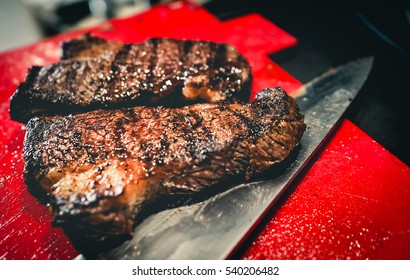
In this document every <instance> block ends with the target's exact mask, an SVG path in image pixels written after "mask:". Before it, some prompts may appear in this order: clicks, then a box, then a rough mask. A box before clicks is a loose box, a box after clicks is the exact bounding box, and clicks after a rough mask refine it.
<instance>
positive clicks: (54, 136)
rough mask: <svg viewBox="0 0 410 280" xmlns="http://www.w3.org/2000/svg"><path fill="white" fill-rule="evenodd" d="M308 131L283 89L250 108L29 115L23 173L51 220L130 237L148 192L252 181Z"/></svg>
mask: <svg viewBox="0 0 410 280" xmlns="http://www.w3.org/2000/svg"><path fill="white" fill-rule="evenodd" d="M304 129H305V124H304V123H303V115H301V114H299V112H298V108H297V106H296V104H295V102H294V100H293V99H292V98H291V97H288V95H287V94H286V93H285V92H283V91H282V90H281V89H280V88H275V89H266V90H264V91H262V92H260V93H258V95H257V98H256V99H255V100H254V101H253V102H252V103H251V104H225V105H221V104H195V105H191V106H186V107H182V108H164V107H157V108H151V107H143V106H140V107H134V108H128V109H121V110H97V111H92V112H88V113H83V114H77V115H69V116H54V117H35V118H33V119H31V120H30V121H29V122H28V124H27V134H26V139H25V142H24V159H25V178H26V182H27V184H28V185H29V186H30V187H31V188H37V187H41V189H42V190H44V191H45V192H46V193H47V194H48V195H49V197H50V205H51V208H52V212H53V214H54V219H55V223H56V224H58V225H61V226H67V227H71V230H73V228H74V229H75V230H77V231H78V232H81V234H82V235H83V236H87V237H92V238H96V239H102V238H103V237H106V236H114V235H117V234H124V233H126V234H129V233H131V232H132V231H133V227H134V222H135V221H134V220H135V216H136V214H137V213H138V212H139V211H140V210H141V208H142V207H143V206H144V204H146V203H147V202H149V201H152V200H153V199H154V198H156V197H158V196H163V195H170V194H172V193H176V192H181V193H197V192H199V191H201V190H204V189H207V188H216V187H218V186H220V185H222V184H223V185H227V184H230V183H232V182H238V181H239V182H241V181H244V180H249V179H251V178H253V177H254V176H256V175H258V174H260V173H262V172H264V171H265V170H267V169H268V168H270V167H271V166H274V165H275V164H277V163H279V162H281V161H283V160H284V159H285V158H286V157H287V156H288V155H289V153H290V152H291V151H292V150H293V149H294V148H295V146H297V145H298V143H299V140H300V138H301V137H302V134H303V132H304Z"/></svg>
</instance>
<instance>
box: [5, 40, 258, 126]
mask: <svg viewBox="0 0 410 280" xmlns="http://www.w3.org/2000/svg"><path fill="white" fill-rule="evenodd" d="M62 48H63V55H62V58H63V59H62V60H61V61H60V62H58V63H56V64H51V65H47V66H43V67H40V66H34V67H32V68H31V69H30V70H29V73H28V75H27V77H26V79H25V81H24V82H22V83H21V84H20V86H19V87H18V89H17V90H16V92H15V93H14V95H13V97H12V99H11V103H10V116H11V118H12V119H13V120H17V121H20V122H27V121H28V120H29V119H30V118H31V117H33V116H39V115H43V114H47V115H54V114H59V115H64V114H69V113H77V112H86V111H90V110H94V109H107V108H110V109H116V108H125V107H132V106H135V105H148V106H155V105H164V106H167V107H176V106H178V107H179V106H181V104H182V105H187V104H192V103H196V102H201V101H204V102H211V103H213V102H218V101H224V100H228V101H237V100H242V101H247V100H248V98H249V93H250V85H251V80H252V74H251V69H250V66H249V64H248V62H247V61H246V59H245V58H244V57H243V56H242V55H240V54H239V53H238V52H237V51H236V49H235V48H234V47H232V46H229V45H227V44H217V43H213V42H207V41H188V40H173V39H164V38H161V39H149V40H147V41H145V42H143V43H141V44H121V43H117V42H108V41H106V40H104V39H101V38H96V37H90V36H89V35H88V36H85V37H84V38H79V39H75V40H72V41H70V42H66V43H65V44H63V46H62Z"/></svg>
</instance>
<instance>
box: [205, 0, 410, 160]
mask: <svg viewBox="0 0 410 280" xmlns="http://www.w3.org/2000/svg"><path fill="white" fill-rule="evenodd" d="M307 2H309V3H307ZM353 2H354V1H352V2H349V1H346V2H343V1H337V2H335V1H331V4H332V5H331V6H326V5H319V4H317V3H314V2H311V1H305V2H301V3H299V2H297V1H296V2H295V1H211V2H208V3H207V4H205V8H206V9H208V10H209V11H210V12H212V13H213V14H215V15H216V16H217V17H218V18H219V19H221V20H226V19H230V18H234V17H237V16H240V15H244V14H248V13H253V12H256V13H259V14H261V15H262V16H264V17H265V18H267V19H269V20H271V21H272V22H273V23H274V24H276V25H278V26H279V27H281V28H283V29H284V30H285V31H287V32H288V33H290V34H291V35H293V36H295V37H296V38H297V39H298V44H297V45H296V46H294V47H291V48H289V49H286V50H283V51H281V52H278V53H275V54H272V55H271V56H270V57H271V59H272V60H273V61H274V62H276V63H278V64H279V65H280V66H282V67H283V68H284V69H285V70H287V71H288V72H289V73H290V74H292V75H293V76H294V77H296V78H297V79H298V80H299V81H301V82H303V83H305V82H308V81H309V80H311V79H312V78H314V77H315V76H317V75H318V74H320V73H322V72H324V71H326V70H327V69H328V68H330V67H334V66H338V65H340V64H344V63H346V62H348V61H350V60H353V59H357V58H360V57H365V56H373V57H374V64H373V69H372V72H371V73H370V76H369V78H368V80H367V82H366V84H365V85H364V87H363V89H362V91H361V92H360V95H359V101H356V103H357V104H355V105H356V106H355V110H353V111H352V112H350V114H349V115H348V118H349V119H350V120H351V121H353V123H355V124H356V125H357V126H358V127H360V128H361V129H362V130H364V131H365V132H366V133H367V134H368V135H370V136H371V137H372V138H373V139H374V140H376V141H377V142H379V143H380V144H381V145H383V146H384V147H385V148H386V149H388V150H389V151H391V152H392V153H393V154H394V155H396V156H397V157H398V158H400V159H401V160H402V161H404V162H406V163H407V164H408V165H409V164H410V148H409V144H410V141H409V139H408V136H409V132H410V124H409V121H410V118H409V111H410V108H409V101H410V90H409V88H408V84H409V83H410V68H409V67H410V7H409V5H405V4H404V2H405V1H374V2H384V3H379V4H378V5H376V4H374V3H373V2H372V1H355V3H353ZM312 3H314V4H312ZM406 13H407V14H406Z"/></svg>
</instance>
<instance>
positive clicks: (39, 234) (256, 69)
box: [0, 3, 410, 259]
mask: <svg viewBox="0 0 410 280" xmlns="http://www.w3.org/2000/svg"><path fill="white" fill-rule="evenodd" d="M187 22H189V24H188V25H187V24H186V23H187ZM158 26H160V27H161V28H158ZM88 31H92V32H93V33H94V34H96V35H99V36H102V37H104V38H107V39H113V40H121V41H124V42H135V43H137V42H141V41H142V40H144V39H146V38H148V37H172V38H186V39H203V40H212V41H216V42H227V43H230V44H233V45H235V46H236V47H237V48H238V49H239V51H240V52H241V53H243V54H244V55H245V56H246V57H247V59H248V60H249V62H250V64H251V66H252V70H253V74H254V83H253V88H252V92H253V94H254V93H255V92H257V91H259V90H261V89H263V88H265V87H267V86H278V85H279V86H282V87H283V88H284V89H285V90H287V91H288V92H292V91H293V90H295V89H296V88H298V87H299V86H300V85H301V84H300V83H299V82H298V81H297V80H296V79H294V78H293V77H292V76H291V75H289V74H288V73H286V72H285V71H284V70H283V69H281V68H280V67H278V66H277V65H276V64H275V63H273V62H272V61H270V60H269V59H268V57H267V56H266V55H267V54H268V53H272V52H275V51H280V50H281V49H283V48H286V47H290V46H292V45H294V44H296V42H297V41H296V39H295V38H294V37H292V36H291V35H289V34H287V33H286V32H284V31H283V30H281V29H279V28H278V27H276V26H275V25H273V24H272V23H270V22H268V21H266V20H265V19H263V18H261V17H260V16H258V15H255V14H252V15H248V16H245V17H241V18H238V19H234V20H230V21H226V22H220V21H218V20H217V19H216V18H215V17H213V16H212V15H210V14H209V13H208V12H206V11H205V10H204V9H202V8H197V7H194V6H190V5H188V4H178V3H177V4H172V5H171V6H157V7H155V8H153V9H151V10H149V11H148V12H146V13H143V14H140V15H137V16H133V17H130V18H128V19H121V20H113V21H111V22H108V23H104V24H102V25H100V26H98V27H96V28H93V29H91V30H88ZM82 32H85V30H83V31H78V32H75V33H67V34H63V35H60V36H57V37H53V38H49V39H46V40H44V41H41V42H39V43H37V44H34V45H32V46H27V47H24V48H20V49H17V50H13V51H10V52H7V53H3V54H0V73H1V75H0V117H1V119H0V145H1V149H0V209H2V211H1V213H0V259H71V258H73V257H75V256H76V255H77V252H76V251H75V250H74V249H73V248H72V246H71V243H70V241H69V240H67V238H66V237H65V236H64V234H63V233H62V232H61V230H60V229H58V228H52V227H51V217H50V214H49V213H48V210H47V207H46V206H43V205H40V204H39V203H38V202H36V200H35V199H34V198H33V197H32V196H31V195H30V194H29V193H28V191H27V189H26V186H25V184H24V182H23V178H22V169H23V161H22V156H21V151H22V142H23V138H24V134H25V131H24V127H23V126H21V125H20V124H18V123H16V122H13V121H10V120H9V116H8V108H9V97H10V96H11V95H12V93H13V92H14V90H15V88H16V86H17V85H18V84H19V82H20V81H22V80H23V79H24V76H25V74H26V73H27V70H28V68H29V67H30V66H32V65H44V64H48V63H52V62H55V61H57V60H58V57H59V54H60V51H59V43H60V41H61V40H66V39H69V38H72V37H75V36H77V35H78V34H80V33H82ZM349 128H350V129H349ZM352 129H353V130H352ZM354 129H355V127H354V126H353V125H351V124H350V125H348V126H347V127H346V125H345V126H344V127H342V128H341V129H340V130H339V132H338V135H342V136H343V137H351V136H352V135H355V134H354V133H355V132H357V130H354ZM356 141H359V142H360V145H361V146H360V145H358V146H357V147H361V148H363V149H364V148H365V147H368V146H369V145H373V142H372V140H371V139H370V138H369V137H367V136H366V135H364V134H363V133H361V134H360V135H358V136H357V139H356ZM350 144H351V142H349V145H350ZM347 147H349V146H347ZM333 148H334V147H331V146H329V147H328V148H327V149H326V151H325V153H324V155H325V154H326V153H330V154H332V155H333V160H334V161H335V162H337V164H338V165H340V167H341V168H343V170H351V169H354V170H355V169H360V168H362V166H361V165H357V164H359V163H360V162H362V161H364V160H365V161H366V162H372V161H373V160H378V159H379V157H386V158H387V159H385V162H384V163H383V164H384V165H386V166H387V168H386V169H385V170H384V172H387V173H388V174H393V173H394V172H395V174H396V173H397V174H399V175H401V176H407V179H408V167H407V166H405V165H403V164H402V163H399V162H398V161H397V159H395V158H394V157H393V156H391V155H390V154H389V153H388V152H387V151H385V150H383V149H379V150H371V151H367V153H360V160H358V159H356V158H355V155H356V154H354V151H355V150H354V149H353V150H352V149H348V150H346V151H344V150H333ZM366 149H367V148H366ZM346 157H352V158H355V160H352V161H349V162H346V161H345V160H344V159H345V158H346ZM362 157H364V158H363V159H362ZM335 162H331V163H332V164H333V166H334V165H335V164H336V163H335ZM393 163H397V164H393ZM317 164H322V168H320V170H319V171H318V173H316V174H313V175H312V173H311V172H312V171H310V172H309V173H308V174H307V177H306V178H305V181H306V180H307V181H309V182H311V183H310V184H307V185H306V183H303V182H302V183H301V185H300V186H299V187H298V189H297V190H300V189H301V190H305V192H306V194H309V193H312V189H311V188H313V187H315V186H316V188H317V186H322V185H323V182H322V179H323V174H327V176H328V179H329V180H333V181H334V186H337V187H338V188H340V189H343V190H344V191H343V192H342V193H343V195H344V197H346V201H348V202H349V203H351V205H354V204H352V203H353V202H352V201H354V200H355V199H357V197H362V199H363V200H365V201H367V202H368V207H367V208H365V209H364V210H363V211H362V212H358V211H355V209H354V208H347V209H346V208H343V207H340V208H337V209H338V211H340V212H338V214H339V215H340V216H344V217H345V219H346V220H345V221H346V223H349V224H350V227H348V225H349V224H346V226H345V227H346V229H349V230H351V231H352V230H353V229H354V228H355V227H354V225H356V224H357V219H358V217H357V215H358V214H357V213H361V214H360V218H361V219H368V220H369V221H373V220H374V219H375V217H377V216H378V215H380V216H384V217H390V216H391V213H387V212H386V211H385V210H386V209H387V210H389V209H394V207H393V206H394V205H405V203H407V201H409V199H408V196H407V197H406V196H404V195H403V196H398V199H397V200H394V205H393V204H392V205H390V204H389V203H390V200H388V199H386V198H382V197H381V198H379V200H377V203H376V202H375V201H374V200H372V199H368V200H366V199H367V196H366V195H367V193H362V189H363V186H367V184H368V183H369V182H373V184H376V185H377V183H378V182H380V185H379V186H380V189H381V190H383V192H384V193H385V194H386V195H396V194H397V193H398V192H399V191H401V192H404V193H407V194H408V191H409V185H408V183H407V184H401V185H398V184H397V182H398V181H396V180H387V179H386V178H387V177H383V176H385V175H383V174H382V175H380V174H379V173H377V174H376V173H375V174H373V175H372V176H373V177H371V178H370V179H369V176H364V177H363V178H364V179H363V181H361V182H362V183H360V184H359V183H358V182H359V181H358V180H357V179H356V178H354V177H352V178H351V179H352V180H340V178H338V177H336V176H335V177H334V178H333V179H332V176H333V175H334V174H333V172H334V171H333V170H328V169H327V168H326V166H327V165H329V164H330V163H326V162H325V163H323V156H322V157H321V158H319V160H318V162H317V163H316V164H315V166H317ZM319 166H320V165H319ZM323 166H324V167H323ZM365 167H366V166H365ZM316 168H317V167H316ZM312 170H314V169H312ZM369 170H370V169H365V170H363V172H362V173H360V174H364V173H365V171H367V172H369ZM366 174H367V175H368V174H370V173H366ZM345 177H346V178H348V177H347V176H345ZM397 177H398V176H397ZM407 181H409V180H407ZM381 182H383V185H382V183H381ZM346 186H354V187H353V188H352V187H349V188H347V187H346ZM380 193H382V192H380ZM333 195H334V198H335V199H336V198H338V195H337V192H336V191H335V192H334V193H333ZM339 196H340V194H339ZM400 198H401V200H400ZM406 198H407V200H405V199H406ZM291 199H292V198H291ZM291 199H290V202H286V203H285V204H284V205H283V207H282V209H289V210H288V214H289V215H291V216H292V215H293V214H292V211H294V214H295V215H296V214H297V211H300V209H301V207H300V206H297V207H295V206H293V207H291V205H289V203H291V202H292V200H291ZM309 201H310V200H307V201H306V202H300V203H299V204H303V209H306V211H316V212H314V215H311V221H310V222H311V223H313V224H314V223H315V221H320V220H321V219H324V218H325V217H329V213H327V212H326V213H325V212H317V210H314V209H317V205H316V204H313V203H311V204H309ZM335 201H337V200H335ZM325 202H326V203H328V204H325ZM399 202H400V203H402V204H400V203H399ZM345 204H346V203H345ZM386 204H387V205H386ZM333 205H334V202H333V200H332V201H330V200H328V201H323V207H325V208H326V207H330V206H333ZM380 206H383V207H384V208H385V209H383V208H382V207H380ZM286 207H288V208H286ZM409 208H410V207H408V206H407V210H406V208H405V206H403V210H402V211H401V212H400V214H401V215H400V216H397V215H396V216H397V217H396V216H395V218H394V219H393V220H392V221H391V223H388V224H386V228H385V230H387V231H388V232H389V236H388V237H389V238H391V239H390V240H396V241H395V242H390V243H387V242H384V243H383V244H386V246H387V247H386V248H389V249H386V250H385V251H384V252H385V253H383V252H382V253H380V254H379V255H377V256H375V257H379V258H384V257H389V256H390V255H388V254H387V253H386V252H388V250H391V251H399V252H403V248H404V246H405V245H408V244H409V243H408V240H409V232H408V230H404V229H405V228H403V226H406V225H408V220H409V219H408V217H409ZM322 210H323V209H322ZM281 211H282V212H279V213H283V210H281ZM334 213H336V210H334ZM324 214H326V215H325V216H323V215H324ZM387 214H388V215H387ZM278 215H279V214H278ZM401 217H403V218H401ZM277 218H278V216H275V217H274V218H273V219H274V220H273V223H275V221H276V219H277ZM279 218H280V217H279ZM404 218H406V219H404ZM386 219H388V218H386ZM294 221H296V220H294ZM340 222H342V221H340V220H335V224H336V225H335V226H336V227H337V226H338V227H339V228H340V230H339V231H334V230H331V229H332V228H331V227H330V226H331V223H327V224H325V223H322V224H323V225H325V226H324V228H323V230H324V231H326V232H329V234H332V235H333V234H339V235H343V236H345V235H346V232H349V234H352V233H351V232H350V231H344V230H343V226H344V224H342V225H339V224H338V223H340ZM369 223H370V222H369ZM270 226H271V225H269V227H268V228H270ZM286 226H288V227H290V226H292V223H291V221H290V219H288V220H286V224H282V227H286ZM374 228H375V227H374ZM407 228H408V227H407ZM293 229H295V227H293ZM298 229H299V230H298V231H297V232H299V233H300V236H301V237H300V238H302V241H298V242H299V244H308V243H307V242H308V241H309V240H310V239H309V238H311V237H312V236H311V235H309V234H308V233H310V231H309V229H308V228H301V227H298ZM370 229H373V228H372V227H369V232H366V234H367V235H368V236H369V238H370V239H371V238H372V239H371V240H375V241H374V242H373V243H371V245H372V244H373V245H374V244H376V245H377V244H380V242H381V241H380V240H381V239H383V238H386V236H385V235H384V233H383V232H381V231H376V228H375V231H370ZM286 233H287V232H286V231H284V232H281V233H280V234H279V235H280V236H282V235H283V236H284V237H285V234H286ZM359 233H360V232H359V231H355V232H353V234H359ZM264 234H265V235H262V236H261V239H260V240H258V241H257V242H256V243H255V245H252V246H251V248H250V249H249V251H248V254H247V257H248V258H252V257H255V258H259V257H263V256H264V257H267V258H273V257H283V258H287V257H290V256H291V255H274V254H268V253H267V252H271V251H272V252H273V251H275V248H277V249H278V248H279V249H278V250H280V248H281V247H280V246H279V247H278V245H277V244H278V243H277V242H273V243H272V242H268V241H266V242H265V241H263V237H265V238H268V236H269V235H267V234H266V232H265V233H264ZM275 236H277V234H276V235H275ZM280 236H279V237H278V238H280ZM329 236H330V235H329ZM396 236H399V237H400V238H401V239H397V238H396V239H394V238H393V237H396ZM289 238H292V237H291V236H290V237H289ZM303 238H305V239H303ZM329 238H330V237H329ZM335 238H336V239H337V240H338V239H340V236H337V235H336V236H335ZM307 239H309V240H307ZM370 239H368V240H370ZM401 240H402V242H400V241H401ZM406 242H407V243H406ZM364 245H365V244H363V247H362V248H363V254H361V255H359V256H358V257H362V258H366V257H367V256H368V255H367V254H366V253H368V252H370V249H369V250H366V246H364ZM407 247H408V246H407ZM293 248H297V246H296V243H294V247H293ZM302 248H303V246H302ZM315 248H316V247H315ZM321 248H325V247H321ZM342 248H344V247H341V249H342ZM400 248H401V249H400ZM308 249H309V248H308V247H306V250H308ZM325 249H329V250H330V249H332V248H331V247H326V248H325ZM301 250H302V249H301ZM309 250H310V249H309ZM332 250H336V252H338V251H337V247H336V248H333V249H332ZM319 251H320V252H321V255H318V254H319V253H318V252H319ZM373 251H374V250H373ZM258 252H259V253H258ZM288 252H291V250H290V249H289V250H288ZM262 253H263V254H262ZM347 253H348V252H346V253H345V254H331V253H330V251H328V252H327V253H326V250H324V251H323V252H322V251H321V250H315V251H312V255H306V257H307V258H314V257H316V258H320V257H324V258H326V256H328V257H329V258H334V257H336V256H341V257H342V258H343V257H346V258H347V257H348V256H349V257H353V254H354V251H353V250H352V251H351V254H350V255H349V254H347ZM326 254H327V255H326ZM400 256H401V257H407V255H405V253H402V255H400Z"/></svg>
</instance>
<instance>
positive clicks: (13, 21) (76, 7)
mask: <svg viewBox="0 0 410 280" xmlns="http://www.w3.org/2000/svg"><path fill="white" fill-rule="evenodd" d="M166 2H172V1H166V0H163V1H160V0H0V20H1V24H0V52H2V51H5V50H8V49H12V48H15V47H18V46H22V45H26V44H29V43H33V42H36V41H38V40H39V39H41V38H43V37H47V36H52V35H55V34H58V33H61V32H65V31H69V30H73V29H77V28H84V27H89V26H93V25H96V24H98V23H99V22H101V21H104V20H106V19H109V18H113V17H116V18H121V17H127V16H130V15H132V14H135V13H139V12H142V11H144V10H146V9H148V8H149V7H150V6H151V5H154V4H157V3H166ZM191 2H195V3H198V4H204V3H206V2H209V1H207V0H196V1H195V0H194V1H191Z"/></svg>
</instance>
